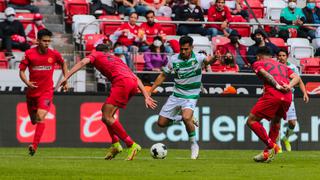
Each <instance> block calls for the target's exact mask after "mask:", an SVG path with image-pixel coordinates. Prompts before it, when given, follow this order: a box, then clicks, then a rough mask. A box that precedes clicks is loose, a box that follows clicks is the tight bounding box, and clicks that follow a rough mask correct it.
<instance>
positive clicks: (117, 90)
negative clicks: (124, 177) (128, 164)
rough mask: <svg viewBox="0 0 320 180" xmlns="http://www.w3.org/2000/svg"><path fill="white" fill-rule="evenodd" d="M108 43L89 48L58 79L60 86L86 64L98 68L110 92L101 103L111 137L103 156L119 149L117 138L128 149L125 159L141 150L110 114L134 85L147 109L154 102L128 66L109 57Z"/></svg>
mask: <svg viewBox="0 0 320 180" xmlns="http://www.w3.org/2000/svg"><path fill="white" fill-rule="evenodd" d="M108 49H109V48H108V46H107V45H104V44H99V45H98V46H97V47H96V51H93V52H92V53H91V54H90V55H89V56H87V57H86V58H84V59H82V60H81V61H80V62H78V63H77V64H76V65H75V66H74V67H72V69H71V70H70V72H69V73H68V74H67V75H66V76H65V78H64V79H63V80H62V81H61V83H60V84H61V85H62V86H63V85H65V84H66V83H67V80H68V79H69V78H70V77H71V76H72V75H73V74H74V73H76V72H77V71H78V70H79V69H81V68H82V67H83V66H85V65H86V64H89V63H91V64H93V66H94V67H95V68H97V70H98V71H100V72H101V73H102V75H104V76H105V77H107V78H108V80H109V81H111V84H112V87H111V90H110V95H109V97H108V98H107V99H106V101H105V103H104V105H103V106H102V121H103V123H104V124H105V125H106V127H107V128H108V131H109V134H110V136H111V138H112V145H111V148H110V149H109V151H108V152H107V154H106V156H105V159H106V160H111V159H113V158H115V156H116V155H117V154H119V153H120V152H122V147H121V145H120V143H119V138H120V139H121V140H122V141H124V142H125V144H126V145H127V147H128V148H129V151H128V156H127V160H133V158H134V157H135V156H136V154H137V153H138V152H139V151H140V150H141V147H140V146H139V145H138V144H137V143H135V142H134V141H133V140H132V139H131V137H130V136H129V135H128V134H127V132H126V131H125V130H124V128H123V126H122V124H121V123H120V122H119V121H116V120H115V119H114V114H115V113H116V111H117V110H118V108H125V107H126V105H127V103H128V101H129V100H130V98H131V97H132V96H133V95H135V94H136V93H137V90H138V88H139V89H140V90H141V92H142V94H143V95H144V97H145V104H146V107H147V108H149V107H150V108H152V109H154V108H155V107H156V101H155V100H153V99H152V98H151V97H150V96H149V94H148V93H147V91H146V90H145V88H144V85H143V84H142V82H141V80H140V79H139V78H138V77H137V76H136V75H135V74H134V73H133V72H132V71H131V70H130V69H129V67H128V66H127V65H126V64H124V63H123V62H122V60H121V59H119V58H118V57H116V56H113V55H111V54H109V53H107V51H108Z"/></svg>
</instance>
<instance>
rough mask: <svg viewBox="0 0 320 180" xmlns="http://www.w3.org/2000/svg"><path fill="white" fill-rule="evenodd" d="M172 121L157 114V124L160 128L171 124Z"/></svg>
mask: <svg viewBox="0 0 320 180" xmlns="http://www.w3.org/2000/svg"><path fill="white" fill-rule="evenodd" d="M172 123H173V121H172V120H170V119H168V118H166V117H164V116H161V115H160V116H159V119H158V122H157V124H158V126H159V127H161V128H165V127H168V126H170V125H172Z"/></svg>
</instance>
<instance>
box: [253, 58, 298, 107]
mask: <svg viewBox="0 0 320 180" xmlns="http://www.w3.org/2000/svg"><path fill="white" fill-rule="evenodd" d="M253 69H254V71H255V72H256V73H257V74H258V72H259V70H260V69H264V70H266V71H267V72H269V74H271V75H272V76H273V78H274V79H275V80H276V81H277V82H278V83H279V84H280V85H282V84H283V83H286V84H289V83H290V78H289V77H290V75H291V74H293V73H294V72H293V71H292V70H291V69H290V68H289V67H287V66H286V65H284V64H281V63H279V62H278V61H275V60H273V59H264V60H260V61H256V62H255V63H254V64H253ZM263 86H264V94H263V95H264V96H273V97H276V98H278V99H282V100H285V101H289V102H291V100H292V92H291V91H289V92H287V93H283V92H281V91H278V90H277V89H275V88H274V87H273V86H272V85H270V84H269V83H267V82H266V81H265V80H264V85H263Z"/></svg>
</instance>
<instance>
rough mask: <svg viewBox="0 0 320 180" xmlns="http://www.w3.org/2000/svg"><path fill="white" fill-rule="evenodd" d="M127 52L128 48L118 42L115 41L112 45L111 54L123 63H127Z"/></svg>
mask: <svg viewBox="0 0 320 180" xmlns="http://www.w3.org/2000/svg"><path fill="white" fill-rule="evenodd" d="M127 53H128V48H127V47H125V46H123V45H121V44H120V43H115V44H114V46H113V54H114V55H115V56H117V57H118V58H120V59H121V60H122V62H123V63H125V64H127V61H126V56H125V54H127Z"/></svg>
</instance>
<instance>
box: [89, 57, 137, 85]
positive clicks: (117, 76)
mask: <svg viewBox="0 0 320 180" xmlns="http://www.w3.org/2000/svg"><path fill="white" fill-rule="evenodd" d="M87 58H89V59H90V62H91V63H92V64H93V65H94V67H95V68H97V69H98V70H99V71H100V72H101V73H102V75H104V76H105V77H107V78H108V80H109V81H111V83H112V84H114V83H116V82H117V81H119V80H121V79H124V78H133V79H137V78H136V75H134V74H133V72H132V71H131V69H130V68H129V67H128V66H127V65H126V64H124V63H123V62H122V60H121V59H120V58H118V57H116V56H113V55H111V54H109V53H104V52H100V51H93V52H92V53H91V54H90V55H89V56H87Z"/></svg>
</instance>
